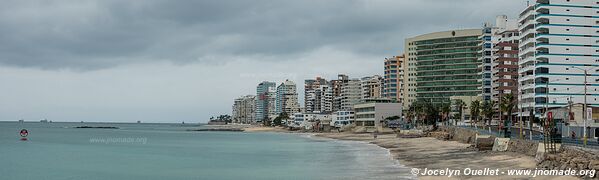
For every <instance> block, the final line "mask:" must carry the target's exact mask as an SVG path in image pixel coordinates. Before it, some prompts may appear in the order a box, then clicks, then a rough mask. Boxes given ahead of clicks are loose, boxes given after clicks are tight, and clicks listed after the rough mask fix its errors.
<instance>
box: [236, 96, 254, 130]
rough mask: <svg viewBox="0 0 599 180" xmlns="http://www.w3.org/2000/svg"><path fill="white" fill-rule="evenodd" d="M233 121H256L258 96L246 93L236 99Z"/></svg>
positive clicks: (246, 122)
mask: <svg viewBox="0 0 599 180" xmlns="http://www.w3.org/2000/svg"><path fill="white" fill-rule="evenodd" d="M232 114H233V122H234V123H243V124H251V123H255V122H256V96H254V95H246V96H243V97H240V98H237V99H235V102H234V104H233V113H232Z"/></svg>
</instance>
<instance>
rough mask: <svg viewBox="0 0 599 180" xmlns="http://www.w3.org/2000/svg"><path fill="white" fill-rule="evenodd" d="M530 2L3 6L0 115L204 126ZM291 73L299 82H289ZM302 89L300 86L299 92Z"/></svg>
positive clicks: (99, 1) (311, 0)
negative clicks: (279, 92)
mask: <svg viewBox="0 0 599 180" xmlns="http://www.w3.org/2000/svg"><path fill="white" fill-rule="evenodd" d="M524 5H525V1H524V0H484V1H481V0H301V1H287V0H251V1H249V0H197V1H195V0H182V1H168V0H129V1H120V0H118V1H117V0H72V1H43V0H40V1H19V0H7V1H2V2H1V5H0V84H5V85H7V86H3V88H2V89H1V90H0V99H2V101H0V107H3V108H1V109H0V120H11V119H12V120H15V119H20V118H25V119H36V118H38V119H43V118H48V119H53V120H56V121H79V120H89V121H129V122H135V121H136V120H142V121H153V122H159V121H161V122H164V121H171V122H180V121H198V120H200V121H204V120H206V119H208V118H209V117H210V116H212V115H214V114H218V113H230V108H231V104H232V101H233V99H234V98H235V97H237V96H241V95H244V94H252V93H255V92H254V91H255V86H256V84H257V83H258V82H260V81H262V80H270V81H277V82H281V81H283V80H285V79H291V80H294V81H296V82H298V85H299V86H298V87H302V83H303V80H304V79H306V78H312V77H314V76H322V77H325V78H327V79H330V78H334V77H335V74H337V73H345V74H349V75H350V76H352V77H359V76H365V75H372V74H381V73H382V60H383V58H385V57H388V56H393V55H398V54H399V53H401V51H402V49H403V44H404V39H405V38H407V37H411V36H416V35H419V34H423V33H429V32H434V31H444V30H449V29H460V28H477V27H481V26H482V24H483V22H484V21H493V20H494V17H495V16H496V15H500V14H506V15H508V16H510V17H515V16H516V15H517V13H518V11H520V10H521V9H522V8H524ZM286 76H289V77H286ZM301 92H302V91H301V90H300V93H301Z"/></svg>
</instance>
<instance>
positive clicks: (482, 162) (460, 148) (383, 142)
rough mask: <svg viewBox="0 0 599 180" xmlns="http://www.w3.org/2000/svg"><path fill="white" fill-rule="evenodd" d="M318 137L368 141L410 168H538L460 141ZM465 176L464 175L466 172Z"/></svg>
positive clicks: (510, 155) (339, 135) (526, 158)
mask: <svg viewBox="0 0 599 180" xmlns="http://www.w3.org/2000/svg"><path fill="white" fill-rule="evenodd" d="M315 136H318V137H326V138H332V139H339V140H353V141H365V142H370V143H373V144H377V145H379V146H381V147H383V148H386V149H389V151H390V152H391V155H392V156H393V158H394V159H397V160H399V162H400V163H401V164H402V165H405V166H407V167H410V168H419V169H420V170H421V172H422V170H424V168H428V169H446V168H449V169H458V170H462V171H464V169H465V168H471V169H484V168H489V169H493V170H494V169H499V172H501V171H505V172H506V173H507V170H509V169H532V170H534V169H535V167H536V162H535V160H534V158H533V157H530V156H526V155H521V154H516V153H511V152H492V151H476V150H475V149H473V148H471V147H470V144H464V143H459V142H456V141H442V140H438V139H435V138H431V137H421V138H397V137H396V135H395V134H386V135H378V137H377V139H374V137H373V135H372V134H351V133H318V134H315ZM462 173H463V172H462ZM418 178H419V179H578V178H576V177H571V176H550V177H547V176H545V177H536V178H532V177H530V176H507V175H499V176H464V175H462V176H452V177H447V176H421V175H419V176H418Z"/></svg>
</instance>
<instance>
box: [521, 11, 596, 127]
mask: <svg viewBox="0 0 599 180" xmlns="http://www.w3.org/2000/svg"><path fill="white" fill-rule="evenodd" d="M598 9H599V1H597V0H536V1H533V3H531V5H530V6H528V7H526V8H525V9H524V10H523V11H522V13H520V18H519V20H518V21H519V31H520V41H519V48H520V52H519V58H520V62H519V63H518V64H519V66H520V69H519V71H518V72H519V74H520V78H519V79H518V81H519V83H520V87H519V90H520V92H522V98H521V108H522V110H523V112H524V113H523V115H525V116H527V115H528V114H529V112H531V111H533V112H534V113H535V115H536V116H541V115H542V114H544V107H548V108H553V107H562V106H566V105H567V104H568V101H572V102H573V103H584V102H585V97H586V104H588V105H599V100H598V99H599V98H598V97H599V88H597V87H598V86H597V84H599V70H597V69H599V46H598V44H599V38H598V37H599V28H597V27H599V18H598V17H599V11H598ZM585 70H586V71H587V72H586V74H585ZM585 79H586V81H587V83H586V84H587V85H588V88H587V93H585V87H586V86H585ZM585 94H586V96H585ZM576 118H579V117H576Z"/></svg>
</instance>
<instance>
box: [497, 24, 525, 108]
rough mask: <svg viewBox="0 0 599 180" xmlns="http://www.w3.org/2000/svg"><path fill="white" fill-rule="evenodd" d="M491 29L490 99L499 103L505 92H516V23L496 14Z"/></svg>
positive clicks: (515, 95)
mask: <svg viewBox="0 0 599 180" xmlns="http://www.w3.org/2000/svg"><path fill="white" fill-rule="evenodd" d="M495 27H496V28H494V29H493V36H492V39H493V53H492V54H493V57H492V62H493V68H492V72H493V73H492V80H493V83H492V87H493V90H492V91H491V92H492V94H493V95H492V98H491V99H492V100H493V101H495V103H496V104H499V101H500V99H501V97H504V96H505V94H512V95H514V97H517V96H518V95H519V94H518V41H519V36H518V24H517V22H516V20H512V19H508V18H507V16H506V15H501V16H497V18H496V20H495Z"/></svg>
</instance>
